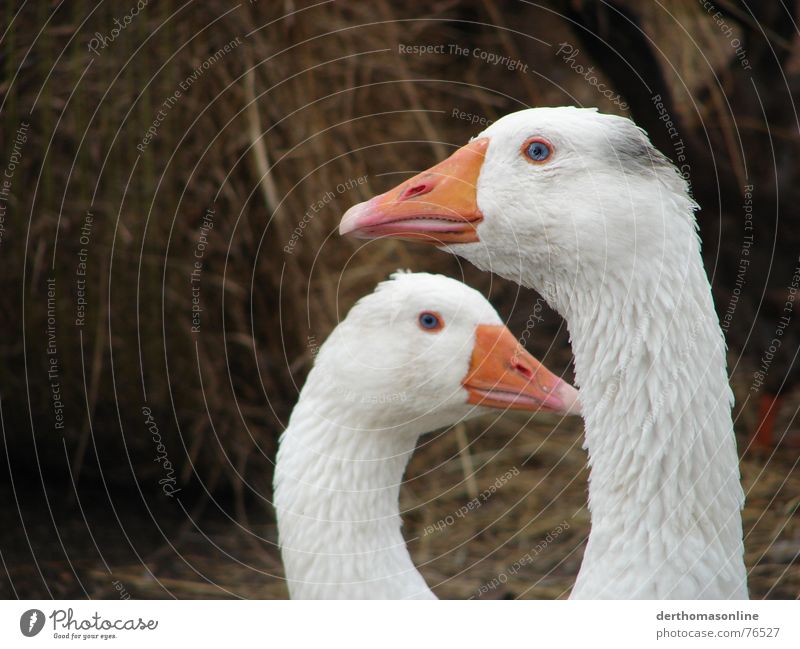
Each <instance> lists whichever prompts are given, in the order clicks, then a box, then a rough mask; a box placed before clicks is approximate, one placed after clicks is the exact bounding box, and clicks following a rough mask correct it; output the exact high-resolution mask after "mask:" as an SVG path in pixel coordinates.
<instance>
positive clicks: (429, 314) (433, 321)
mask: <svg viewBox="0 0 800 649" xmlns="http://www.w3.org/2000/svg"><path fill="white" fill-rule="evenodd" d="M419 326H420V327H421V328H422V329H423V330H425V331H439V330H440V329H441V328H442V327H444V322H443V321H442V316H440V315H439V314H438V313H434V312H433V311H423V312H422V313H420V314H419Z"/></svg>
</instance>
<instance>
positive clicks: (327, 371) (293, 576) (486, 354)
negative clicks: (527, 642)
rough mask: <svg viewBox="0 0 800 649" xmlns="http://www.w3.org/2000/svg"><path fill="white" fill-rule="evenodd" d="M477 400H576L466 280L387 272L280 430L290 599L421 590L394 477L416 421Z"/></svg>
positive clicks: (548, 403) (411, 443)
mask: <svg viewBox="0 0 800 649" xmlns="http://www.w3.org/2000/svg"><path fill="white" fill-rule="evenodd" d="M485 407H495V408H517V409H524V410H539V409H542V410H551V411H557V412H571V413H575V414H577V412H578V405H577V392H576V391H575V389H574V388H573V387H572V386H570V385H569V384H568V383H565V382H564V381H562V380H561V379H559V378H558V377H557V376H555V375H553V374H552V373H551V372H549V371H548V370H547V369H546V368H545V367H543V366H542V365H541V364H540V363H539V362H538V361H537V360H536V359H535V358H533V357H532V356H531V355H530V354H528V353H527V352H526V351H525V350H524V349H523V348H522V347H521V346H520V344H519V343H518V341H517V340H516V339H515V338H514V336H513V335H512V334H511V332H510V331H509V330H508V329H507V328H506V327H505V326H503V324H502V321H501V320H500V317H499V316H498V315H497V312H496V311H495V310H494V309H493V308H492V307H491V305H490V304H489V303H488V302H487V301H486V299H484V298H483V296H482V295H481V294H480V293H478V292H477V291H475V290H473V289H471V288H469V287H467V286H465V285H464V284H462V283H461V282H458V281H456V280H453V279H449V278H447V277H442V276H439V275H428V274H425V273H416V274H396V275H394V276H393V279H392V280H390V281H386V282H383V283H382V284H380V285H379V286H378V288H377V290H376V291H375V292H374V293H372V294H370V295H368V296H366V297H365V298H362V299H361V301H359V302H358V303H357V304H356V306H354V307H353V308H352V309H351V311H350V312H349V313H348V314H347V317H346V318H345V319H344V320H343V321H342V322H341V323H340V324H339V325H338V326H337V327H336V329H334V331H333V333H332V334H331V335H330V337H329V338H328V339H327V340H326V341H325V343H324V344H323V345H322V347H321V348H320V350H319V353H318V355H317V358H316V360H315V363H314V367H313V368H312V370H311V372H310V373H309V376H308V379H307V380H306V383H305V385H304V386H303V390H302V392H301V394H300V399H299V401H298V403H297V406H296V407H295V409H294V411H293V412H292V416H291V419H290V421H289V425H288V427H287V429H286V431H285V432H284V433H283V435H282V437H281V440H280V449H279V451H278V457H277V463H276V467H275V508H276V511H277V516H278V532H279V539H280V545H281V554H282V557H283V562H284V566H285V569H286V578H287V582H288V585H289V592H290V595H291V597H292V598H294V599H298V598H299V599H419V598H422V599H427V598H433V597H434V595H433V593H432V592H431V591H430V589H429V588H428V586H427V585H426V584H425V581H424V579H423V578H422V576H421V575H420V573H419V572H418V570H417V569H416V568H415V567H414V564H413V562H412V560H411V557H410V555H409V553H408V549H407V548H406V544H405V541H404V539H403V536H402V534H401V529H400V528H401V520H400V510H399V493H400V485H401V483H402V480H403V473H404V472H405V468H406V464H407V463H408V460H409V458H410V457H411V454H412V452H413V451H414V447H415V445H416V443H417V439H418V438H419V436H420V435H421V434H422V433H425V432H429V431H431V430H434V429H436V428H441V427H445V426H450V425H452V424H454V423H456V422H458V421H460V420H462V419H465V418H467V417H470V416H473V415H476V414H480V413H481V412H484V411H485V410H484V408H485Z"/></svg>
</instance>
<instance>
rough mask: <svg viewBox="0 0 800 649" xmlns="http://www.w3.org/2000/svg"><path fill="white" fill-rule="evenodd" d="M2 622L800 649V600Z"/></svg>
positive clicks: (136, 607)
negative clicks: (786, 648) (787, 648)
mask: <svg viewBox="0 0 800 649" xmlns="http://www.w3.org/2000/svg"><path fill="white" fill-rule="evenodd" d="M0 612H1V614H0V646H2V647H26V646H30V647H47V646H61V647H65V646H73V643H77V644H79V645H80V646H94V643H102V644H103V645H104V646H113V647H120V648H121V647H137V648H141V647H148V646H150V647H173V646H174V647H181V646H187V645H188V644H189V643H191V645H189V646H199V647H208V646H219V647H221V649H231V648H232V647H237V649H238V647H253V646H259V647H280V648H283V647H330V646H333V647H338V646H343V647H344V646H346V647H348V648H357V647H369V648H370V649H391V648H394V647H397V648H398V649H400V648H402V649H409V647H413V646H425V647H438V646H441V647H453V646H456V647H459V646H462V647H465V648H466V647H481V646H485V647H495V648H496V647H498V646H502V645H501V644H500V643H504V642H514V643H515V644H518V645H519V646H522V647H540V646H544V647H552V646H558V647H580V646H585V647H596V646H597V643H598V641H603V645H604V646H613V647H637V648H638V647H670V646H671V647H681V646H692V647H698V646H709V647H714V646H716V647H724V648H726V649H727V648H728V647H770V648H775V649H777V648H779V647H791V648H792V649H797V647H800V621H799V620H800V603H798V602H797V601H757V602H674V601H673V602H568V601H556V602H542V601H494V602H492V601H489V602H485V601H484V602H454V601H441V602H290V601H173V600H170V601H144V600H128V601H119V602H118V601H84V600H73V601H51V600H30V601H4V602H0ZM606 642H607V643H609V644H608V645H606Z"/></svg>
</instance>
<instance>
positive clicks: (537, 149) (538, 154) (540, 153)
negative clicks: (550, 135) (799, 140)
mask: <svg viewBox="0 0 800 649" xmlns="http://www.w3.org/2000/svg"><path fill="white" fill-rule="evenodd" d="M525 155H526V156H528V158H530V159H531V160H533V161H534V162H544V161H545V160H547V159H548V158H549V157H550V156H551V155H553V146H552V145H551V144H550V143H549V142H548V141H546V140H542V139H539V138H537V139H535V140H531V141H530V142H528V143H527V144H526V145H525Z"/></svg>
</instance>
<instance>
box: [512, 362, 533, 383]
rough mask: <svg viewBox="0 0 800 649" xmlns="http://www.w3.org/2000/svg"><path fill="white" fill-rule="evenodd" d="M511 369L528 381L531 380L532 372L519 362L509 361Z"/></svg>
mask: <svg viewBox="0 0 800 649" xmlns="http://www.w3.org/2000/svg"><path fill="white" fill-rule="evenodd" d="M511 367H512V368H513V369H514V370H515V371H516V372H517V373H519V374H522V376H524V377H525V378H526V379H528V380H529V381H530V380H532V379H533V371H532V370H531V369H530V368H529V367H527V366H525V365H523V364H522V363H520V362H519V361H511Z"/></svg>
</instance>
